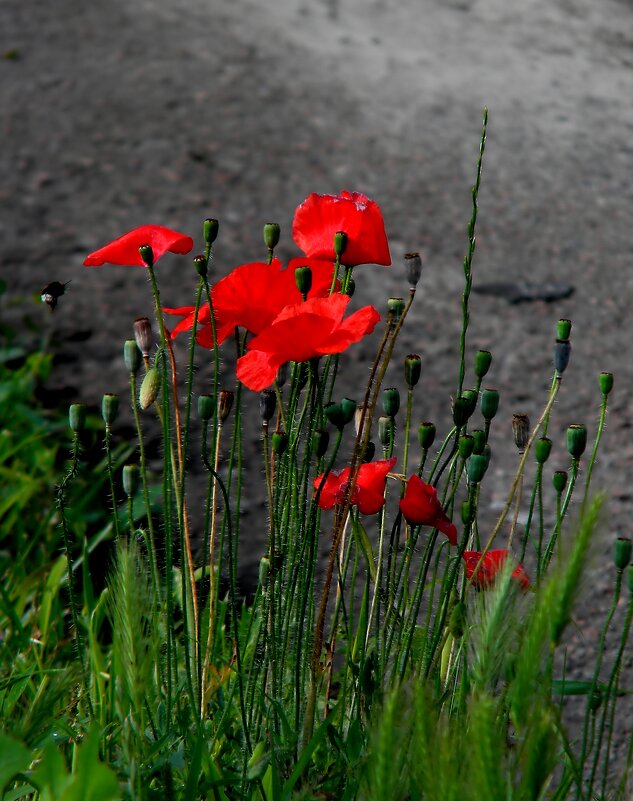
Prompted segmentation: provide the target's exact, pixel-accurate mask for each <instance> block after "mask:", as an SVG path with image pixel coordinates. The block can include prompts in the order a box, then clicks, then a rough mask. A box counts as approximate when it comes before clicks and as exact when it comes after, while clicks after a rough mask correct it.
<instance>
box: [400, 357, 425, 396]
mask: <svg viewBox="0 0 633 801" xmlns="http://www.w3.org/2000/svg"><path fill="white" fill-rule="evenodd" d="M421 373H422V359H421V358H420V357H419V356H418V354H417V353H410V354H409V355H408V356H405V357H404V380H405V381H406V382H407V386H408V387H409V389H413V387H414V386H415V385H416V384H417V383H418V381H419V380H420V375H421Z"/></svg>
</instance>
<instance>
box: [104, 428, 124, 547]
mask: <svg viewBox="0 0 633 801" xmlns="http://www.w3.org/2000/svg"><path fill="white" fill-rule="evenodd" d="M111 440H112V431H111V429H110V426H109V425H108V424H107V423H106V427H105V435H104V445H105V452H106V465H107V471H108V483H109V484H110V498H111V499H112V523H113V525H114V539H115V541H116V540H118V539H119V536H120V532H119V515H118V513H117V502H116V493H115V491H114V474H113V472H112V448H111Z"/></svg>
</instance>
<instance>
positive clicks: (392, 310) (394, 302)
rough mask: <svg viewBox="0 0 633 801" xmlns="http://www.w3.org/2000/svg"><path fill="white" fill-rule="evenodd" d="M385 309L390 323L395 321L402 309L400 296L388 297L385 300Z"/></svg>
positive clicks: (399, 316)
mask: <svg viewBox="0 0 633 801" xmlns="http://www.w3.org/2000/svg"><path fill="white" fill-rule="evenodd" d="M387 311H388V312H389V319H390V320H391V322H392V323H397V322H398V320H399V319H400V318H401V317H402V312H403V311H404V300H403V299H402V298H389V300H388V301H387Z"/></svg>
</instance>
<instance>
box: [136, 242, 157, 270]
mask: <svg viewBox="0 0 633 801" xmlns="http://www.w3.org/2000/svg"><path fill="white" fill-rule="evenodd" d="M138 252H139V253H140V254H141V258H142V259H143V261H144V262H145V264H147V266H148V267H153V266H154V251H153V250H152V246H151V245H141V246H140V248H139V249H138Z"/></svg>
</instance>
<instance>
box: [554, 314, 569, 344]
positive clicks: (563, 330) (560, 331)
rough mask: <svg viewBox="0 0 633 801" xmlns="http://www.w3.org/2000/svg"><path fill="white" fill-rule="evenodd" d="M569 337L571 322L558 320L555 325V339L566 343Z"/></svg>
mask: <svg viewBox="0 0 633 801" xmlns="http://www.w3.org/2000/svg"><path fill="white" fill-rule="evenodd" d="M570 335H571V320H564V319H563V320H559V321H558V322H557V323H556V339H558V340H560V341H561V342H567V341H568V340H569V337H570Z"/></svg>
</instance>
